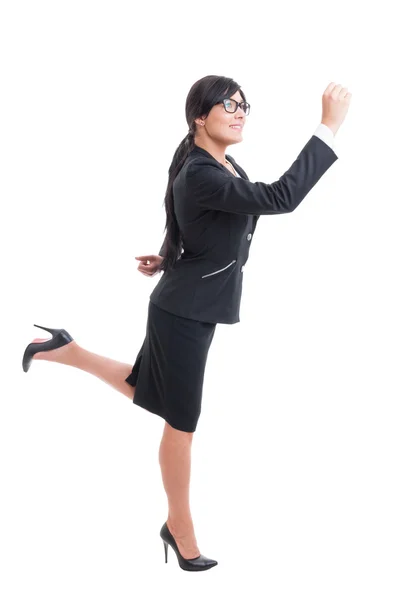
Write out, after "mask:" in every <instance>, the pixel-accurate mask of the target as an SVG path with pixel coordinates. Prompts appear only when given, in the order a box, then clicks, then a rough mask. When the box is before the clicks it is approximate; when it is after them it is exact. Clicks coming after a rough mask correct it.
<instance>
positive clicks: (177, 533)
mask: <svg viewBox="0 0 398 600" xmlns="http://www.w3.org/2000/svg"><path fill="white" fill-rule="evenodd" d="M167 527H168V528H169V531H170V533H171V534H172V535H173V536H174V537H178V538H192V537H194V527H193V523H192V519H187V518H183V519H181V518H176V517H168V519H167Z"/></svg>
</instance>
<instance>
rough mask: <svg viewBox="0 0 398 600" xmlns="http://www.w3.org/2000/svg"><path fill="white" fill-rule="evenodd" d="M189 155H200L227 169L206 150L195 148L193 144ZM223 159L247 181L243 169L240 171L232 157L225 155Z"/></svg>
mask: <svg viewBox="0 0 398 600" xmlns="http://www.w3.org/2000/svg"><path fill="white" fill-rule="evenodd" d="M189 154H190V156H200V155H202V156H206V157H207V158H211V159H213V160H214V162H216V163H217V164H218V165H219V166H220V167H221V168H223V169H227V167H224V165H222V164H221V163H220V162H219V161H218V160H217V159H215V158H214V156H213V155H212V154H210V152H207V150H205V149H204V148H201V147H200V146H197V145H196V144H194V147H193V149H192V150H191V152H190V153H189ZM225 157H226V158H227V160H229V162H230V163H231V164H232V166H233V167H234V169H235V171H237V172H238V173H239V175H240V176H241V177H242V178H243V179H248V177H247V175H246V173H245V172H244V171H243V169H241V167H240V166H239V165H238V164H237V162H236V161H235V160H234V159H233V158H232V156H230V155H229V154H226V155H225ZM227 171H228V173H230V171H229V170H228V169H227ZM231 175H232V173H231ZM232 177H235V175H232Z"/></svg>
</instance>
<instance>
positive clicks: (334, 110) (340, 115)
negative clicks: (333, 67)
mask: <svg viewBox="0 0 398 600" xmlns="http://www.w3.org/2000/svg"><path fill="white" fill-rule="evenodd" d="M347 89H348V88H346V87H344V88H343V87H342V86H341V85H340V84H339V83H338V84H335V83H334V81H332V82H331V83H329V85H328V87H327V88H326V90H325V91H324V93H323V96H322V121H321V122H322V123H324V125H327V126H328V127H330V129H331V130H332V131H333V133H334V134H336V132H337V130H338V129H339V127H340V125H341V124H342V122H343V121H344V119H345V116H346V114H347V111H348V108H349V106H350V100H351V96H352V94H351V92H348V91H347Z"/></svg>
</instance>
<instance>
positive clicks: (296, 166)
mask: <svg viewBox="0 0 398 600" xmlns="http://www.w3.org/2000/svg"><path fill="white" fill-rule="evenodd" d="M337 159H338V156H337V154H336V153H335V152H334V150H333V149H332V148H331V147H330V146H329V145H328V144H327V143H326V142H325V141H324V140H322V139H321V138H320V137H318V136H317V135H312V136H311V137H310V139H309V140H308V142H307V143H306V145H305V146H304V148H303V149H302V150H301V152H300V154H299V155H298V156H297V158H296V160H295V161H294V162H293V164H292V165H291V167H290V168H289V169H288V170H287V171H286V172H285V173H284V174H283V175H282V176H281V177H280V178H279V179H278V181H275V182H273V183H263V182H261V181H256V182H255V183H253V182H251V181H248V180H247V179H243V178H240V177H231V175H230V174H229V173H228V172H227V171H226V170H225V169H224V168H223V166H222V165H221V164H220V166H218V165H217V164H215V162H214V160H212V159H211V158H207V157H203V158H202V157H201V158H199V159H197V160H194V161H192V162H191V163H190V164H189V165H188V168H187V172H186V175H187V187H188V191H189V195H190V197H192V199H193V200H195V201H196V202H197V203H198V205H199V206H201V207H202V208H209V209H214V210H221V211H225V212H231V213H238V214H252V215H271V214H280V213H289V212H292V211H293V210H295V209H296V208H297V206H298V205H299V204H300V202H301V201H302V200H303V199H304V198H305V196H306V195H307V194H308V192H309V191H310V190H311V189H312V188H313V187H314V185H315V184H316V183H317V182H318V181H319V179H320V178H321V177H322V175H323V174H324V173H325V172H326V171H327V170H328V169H329V168H330V167H331V165H332V164H333V163H334V162H335V161H336V160H337Z"/></svg>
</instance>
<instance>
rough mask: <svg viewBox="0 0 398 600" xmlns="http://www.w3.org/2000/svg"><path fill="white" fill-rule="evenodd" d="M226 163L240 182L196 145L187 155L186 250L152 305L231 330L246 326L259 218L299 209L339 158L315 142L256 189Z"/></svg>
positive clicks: (177, 200) (179, 188) (181, 206)
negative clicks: (247, 271)
mask: <svg viewBox="0 0 398 600" xmlns="http://www.w3.org/2000/svg"><path fill="white" fill-rule="evenodd" d="M226 158H227V160H228V161H229V162H230V163H231V164H232V165H233V167H234V168H235V170H236V171H237V172H238V173H239V175H240V177H235V176H234V175H233V174H232V173H231V172H230V171H229V170H228V169H227V168H226V167H225V166H224V165H222V164H221V163H220V162H219V161H217V160H216V159H215V158H214V157H213V156H212V155H211V154H210V153H209V152H207V151H206V150H204V149H203V148H201V147H199V146H197V145H196V144H195V146H194V148H193V150H191V152H190V153H189V154H188V156H187V158H186V161H185V163H184V165H183V167H182V169H181V170H180V172H179V173H178V175H177V177H176V179H175V181H174V184H173V194H174V210H175V214H176V218H177V221H178V224H179V227H180V229H181V232H182V240H183V250H184V251H183V252H182V253H181V254H180V256H179V258H178V260H177V262H176V264H175V266H174V268H173V269H169V270H167V271H165V272H164V273H163V274H162V275H161V278H160V280H159V282H158V283H157V285H156V286H155V288H154V289H153V291H152V293H151V295H150V300H151V302H153V303H154V304H156V305H157V306H158V307H160V308H162V309H164V310H166V311H169V312H171V313H173V314H175V315H179V316H182V317H185V318H189V319H195V320H198V321H203V322H208V323H228V324H233V323H237V322H239V321H240V318H239V309H240V302H241V295H242V281H243V268H244V265H245V264H246V262H247V260H248V257H249V250H250V244H251V241H252V239H253V234H254V231H255V229H256V226H257V221H258V219H259V217H260V216H261V215H271V214H282V213H289V212H292V211H293V210H295V209H296V208H297V207H298V206H299V204H300V203H301V202H302V200H303V199H304V198H305V196H306V195H307V194H308V192H309V191H310V190H311V189H312V188H313V187H314V185H315V184H316V183H317V181H319V179H320V178H321V177H322V175H323V174H324V173H325V172H326V171H327V170H328V169H329V168H330V166H331V165H332V164H333V163H334V162H335V161H336V160H337V159H338V156H337V155H336V153H335V151H334V150H333V148H332V147H330V146H329V145H328V144H327V143H325V142H324V141H323V139H321V138H320V137H318V136H317V135H312V136H311V137H310V139H309V140H308V142H307V143H306V144H305V146H304V147H303V149H302V150H301V152H300V153H299V155H298V156H297V158H296V160H295V161H294V162H293V164H292V165H291V167H290V168H289V169H288V170H287V171H286V172H285V173H284V174H283V175H282V176H281V177H280V178H279V180H278V181H275V182H273V183H271V184H266V183H262V182H255V183H252V182H250V181H249V178H248V176H247V174H246V173H245V171H244V170H243V169H242V167H241V166H240V165H238V164H237V163H236V161H235V160H234V158H233V157H232V156H231V155H228V154H227V155H226ZM162 252H164V243H163V244H162V247H161V249H160V251H159V254H160V255H162Z"/></svg>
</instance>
